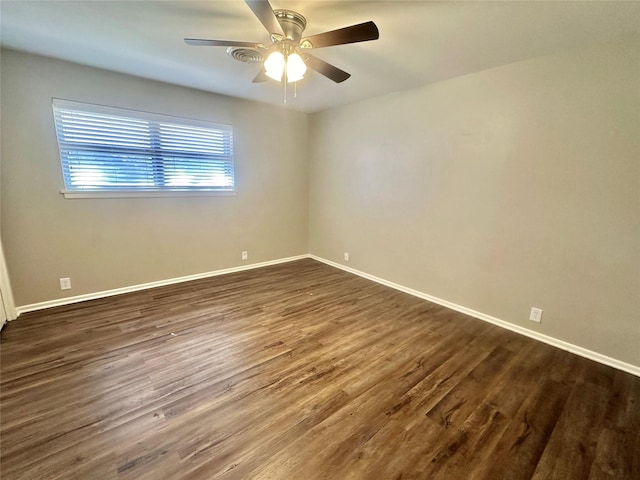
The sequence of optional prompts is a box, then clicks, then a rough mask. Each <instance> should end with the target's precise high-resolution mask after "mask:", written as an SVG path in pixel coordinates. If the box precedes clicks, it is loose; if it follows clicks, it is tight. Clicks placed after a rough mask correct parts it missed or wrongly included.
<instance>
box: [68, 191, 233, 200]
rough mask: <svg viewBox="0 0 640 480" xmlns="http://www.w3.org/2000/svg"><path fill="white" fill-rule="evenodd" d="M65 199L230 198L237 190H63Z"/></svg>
mask: <svg viewBox="0 0 640 480" xmlns="http://www.w3.org/2000/svg"><path fill="white" fill-rule="evenodd" d="M60 193H61V194H62V195H64V198H144V197H146V198H156V197H230V196H235V194H236V191H235V190H133V191H118V192H115V191H110V192H109V191H102V190H93V191H92V190H86V191H69V190H61V191H60Z"/></svg>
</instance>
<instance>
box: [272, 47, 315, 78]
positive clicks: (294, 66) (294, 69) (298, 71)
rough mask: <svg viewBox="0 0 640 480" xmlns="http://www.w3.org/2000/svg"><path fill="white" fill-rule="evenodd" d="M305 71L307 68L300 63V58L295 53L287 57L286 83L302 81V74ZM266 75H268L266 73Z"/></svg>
mask: <svg viewBox="0 0 640 480" xmlns="http://www.w3.org/2000/svg"><path fill="white" fill-rule="evenodd" d="M306 71H307V66H306V65H305V64H304V62H303V61H302V58H301V57H300V55H298V54H297V53H292V54H291V55H289V56H288V57H287V81H288V82H297V81H298V80H302V78H303V77H304V73H305V72H306ZM267 75H268V73H267Z"/></svg>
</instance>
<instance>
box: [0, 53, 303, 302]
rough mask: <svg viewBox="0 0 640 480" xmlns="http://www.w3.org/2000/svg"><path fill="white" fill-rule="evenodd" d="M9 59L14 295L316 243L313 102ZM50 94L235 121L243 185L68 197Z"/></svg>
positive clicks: (152, 277)
mask: <svg viewBox="0 0 640 480" xmlns="http://www.w3.org/2000/svg"><path fill="white" fill-rule="evenodd" d="M1 62H2V64H1V71H0V73H1V85H2V90H1V92H0V94H1V102H2V118H1V121H2V132H1V135H2V136H1V142H2V146H1V148H2V150H1V154H2V164H1V168H2V174H1V177H0V178H1V181H2V184H1V207H2V216H1V220H2V223H1V231H2V242H3V245H4V249H5V256H6V261H7V266H8V270H9V276H10V279H11V286H12V288H13V294H14V297H15V304H16V305H17V306H20V305H26V304H32V303H37V302H43V301H50V300H54V299H57V298H63V297H69V296H76V295H82V294H86V293H93V292H99V291H104V290H111V289H114V288H122V287H127V286H130V285H139V284H144V283H147V282H153V281H160V280H166V279H170V278H176V277H182V276H186V275H192V274H199V273H203V272H208V271H215V270H219V269H224V268H230V267H234V266H239V265H243V264H246V263H247V262H242V261H241V259H240V252H241V251H242V250H247V251H248V252H249V260H248V263H257V262H262V261H268V260H274V259H278V258H284V257H289V256H293V255H300V254H304V253H307V245H308V241H307V232H308V228H307V225H308V206H307V201H308V160H307V146H308V140H307V136H308V124H307V116H306V115H305V114H301V113H297V112H294V111H291V110H287V109H285V108H279V107H272V106H267V105H261V104H258V103H254V102H249V101H244V100H239V99H233V98H230V97H223V96H218V95H214V94H210V93H206V92H201V91H197V90H191V89H188V88H182V87H177V86H173V85H168V84H163V83H158V82H153V81H149V80H144V79H140V78H136V77H130V76H126V75H121V74H116V73H113V72H107V71H104V70H98V69H94V68H90V67H84V66H79V65H76V64H71V63H67V62H62V61H58V60H53V59H48V58H44V57H39V56H34V55H29V54H25V53H19V52H15V51H11V50H4V51H2V54H1ZM256 88H259V87H256ZM52 97H56V98H62V99H67V100H76V101H81V102H89V103H97V104H103V105H111V106H116V107H122V108H129V109H136V110H144V111H149V112H154V113H161V114H168V115H174V116H180V117H188V118H195V119H199V120H206V121H212V122H219V123H227V124H231V125H233V129H234V143H235V169H236V184H237V194H236V195H235V196H219V197H170V198H122V199H65V198H63V196H62V195H61V194H60V193H59V192H60V190H61V189H62V188H63V180H62V175H61V172H60V160H59V155H58V151H57V143H56V137H55V131H54V125H53V116H52V110H51V99H52ZM60 277H70V278H71V282H72V290H69V291H60V289H59V283H58V279H59V278H60Z"/></svg>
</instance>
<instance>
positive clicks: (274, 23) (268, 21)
mask: <svg viewBox="0 0 640 480" xmlns="http://www.w3.org/2000/svg"><path fill="white" fill-rule="evenodd" d="M245 3H246V4H247V5H248V6H249V8H250V9H251V11H252V12H253V13H254V15H255V16H256V17H258V20H260V23H262V25H264V28H266V29H267V32H269V33H277V34H278V35H282V36H283V37H284V32H283V31H282V27H281V26H280V22H278V19H277V18H276V14H275V13H273V9H272V8H271V5H269V2H268V1H267V0H245Z"/></svg>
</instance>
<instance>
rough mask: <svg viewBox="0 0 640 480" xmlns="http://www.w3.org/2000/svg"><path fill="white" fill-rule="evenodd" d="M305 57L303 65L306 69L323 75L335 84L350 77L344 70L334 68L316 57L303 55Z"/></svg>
mask: <svg viewBox="0 0 640 480" xmlns="http://www.w3.org/2000/svg"><path fill="white" fill-rule="evenodd" d="M305 56H306V57H307V58H306V59H305V61H304V63H306V64H307V67H309V68H310V69H312V70H315V71H316V72H318V73H319V74H321V75H324V76H325V77H327V78H328V79H330V80H333V81H334V82H336V83H341V82H344V81H345V80H346V79H347V78H349V77H350V76H351V74H350V73H347V72H345V71H344V70H340V69H339V68H338V67H334V66H333V65H331V64H330V63H327V62H325V61H324V60H320V59H319V58H318V57H314V56H313V55H309V54H305Z"/></svg>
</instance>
